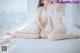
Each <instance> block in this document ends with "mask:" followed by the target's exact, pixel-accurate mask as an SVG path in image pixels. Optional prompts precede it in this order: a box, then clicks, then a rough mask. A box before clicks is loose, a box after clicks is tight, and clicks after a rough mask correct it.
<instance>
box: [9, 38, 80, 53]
mask: <svg viewBox="0 0 80 53" xmlns="http://www.w3.org/2000/svg"><path fill="white" fill-rule="evenodd" d="M10 43H13V45H12V46H14V47H13V49H12V50H11V52H10V53H80V39H68V40H59V41H51V40H48V39H23V38H16V39H15V40H14V41H12V42H10Z"/></svg>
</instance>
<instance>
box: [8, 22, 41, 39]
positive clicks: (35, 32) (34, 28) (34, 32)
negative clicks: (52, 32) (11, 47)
mask: <svg viewBox="0 0 80 53" xmlns="http://www.w3.org/2000/svg"><path fill="white" fill-rule="evenodd" d="M39 32H40V28H39V26H38V24H37V22H32V23H30V24H29V25H28V26H26V27H25V28H23V29H22V30H20V31H17V32H16V31H15V32H10V33H8V34H9V35H12V36H13V37H22V38H39V37H40V35H39Z"/></svg>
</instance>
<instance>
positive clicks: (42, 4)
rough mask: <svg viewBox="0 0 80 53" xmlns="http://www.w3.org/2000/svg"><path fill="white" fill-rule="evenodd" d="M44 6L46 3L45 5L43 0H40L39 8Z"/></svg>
mask: <svg viewBox="0 0 80 53" xmlns="http://www.w3.org/2000/svg"><path fill="white" fill-rule="evenodd" d="M42 6H44V3H43V1H42V0H39V3H38V8H39V7H42Z"/></svg>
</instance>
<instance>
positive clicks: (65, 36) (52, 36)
mask: <svg viewBox="0 0 80 53" xmlns="http://www.w3.org/2000/svg"><path fill="white" fill-rule="evenodd" d="M75 38H78V36H75V35H70V34H61V33H54V34H49V36H48V39H50V40H64V39H75Z"/></svg>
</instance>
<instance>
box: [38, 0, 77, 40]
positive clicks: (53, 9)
mask: <svg viewBox="0 0 80 53" xmlns="http://www.w3.org/2000/svg"><path fill="white" fill-rule="evenodd" d="M40 1H41V0H40ZM42 1H43V3H40V4H42V5H39V6H38V11H39V13H38V14H39V21H38V24H39V26H40V29H41V31H40V36H41V37H42V38H48V39H51V40H60V39H71V38H77V36H73V35H68V34H66V28H65V26H64V24H63V20H62V18H63V16H64V10H65V8H64V4H60V3H57V2H58V1H57V0H42Z"/></svg>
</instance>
